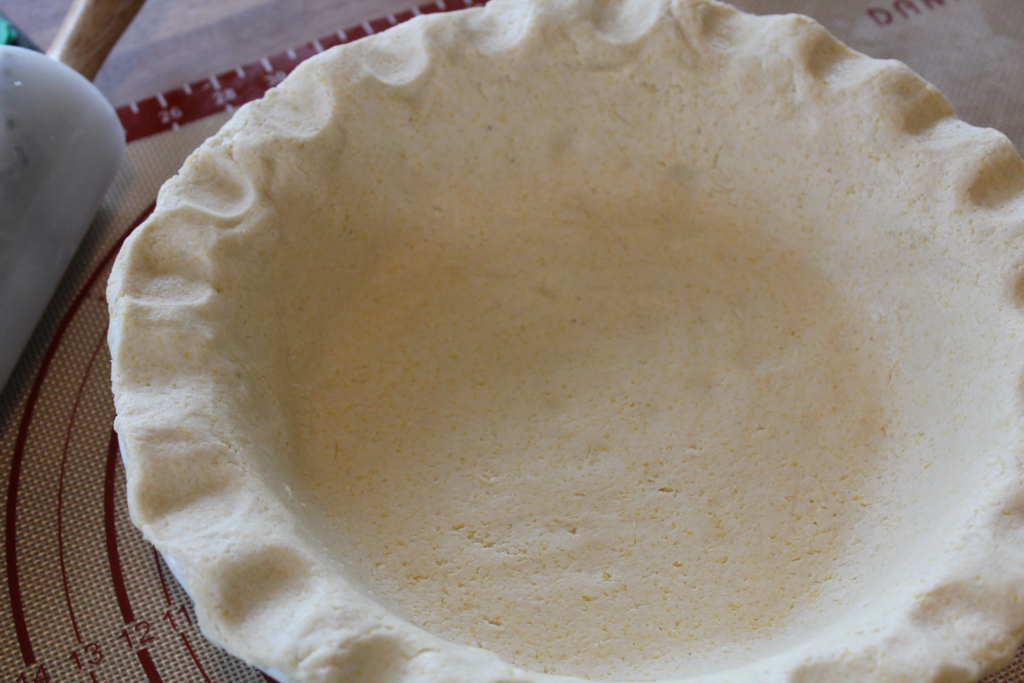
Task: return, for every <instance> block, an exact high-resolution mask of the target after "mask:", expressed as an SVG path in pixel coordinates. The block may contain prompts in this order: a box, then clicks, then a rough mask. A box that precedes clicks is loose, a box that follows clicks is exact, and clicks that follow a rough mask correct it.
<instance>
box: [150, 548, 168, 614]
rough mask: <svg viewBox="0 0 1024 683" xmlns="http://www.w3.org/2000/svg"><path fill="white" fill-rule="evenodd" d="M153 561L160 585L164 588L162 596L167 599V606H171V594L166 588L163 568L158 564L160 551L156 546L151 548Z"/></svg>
mask: <svg viewBox="0 0 1024 683" xmlns="http://www.w3.org/2000/svg"><path fill="white" fill-rule="evenodd" d="M153 563H154V564H155V565H156V575H157V576H159V577H160V587H161V588H163V589H164V598H165V599H166V600H167V606H168V607H170V606H171V594H170V592H168V590H167V582H166V581H164V568H163V567H161V566H160V553H158V552H157V550H156V548H153Z"/></svg>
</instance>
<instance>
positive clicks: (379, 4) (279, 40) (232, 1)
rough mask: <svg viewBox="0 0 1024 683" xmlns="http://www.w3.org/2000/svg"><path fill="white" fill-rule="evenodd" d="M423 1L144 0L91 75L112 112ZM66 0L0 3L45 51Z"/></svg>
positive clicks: (3, 0) (4, 0) (6, 0)
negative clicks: (93, 76) (129, 24)
mask: <svg viewBox="0 0 1024 683" xmlns="http://www.w3.org/2000/svg"><path fill="white" fill-rule="evenodd" d="M420 2H422V0H147V2H146V4H145V5H144V6H143V8H142V10H141V11H140V12H139V14H138V16H136V17H135V21H134V22H132V25H131V26H129V27H128V30H127V31H126V32H125V34H124V35H123V36H122V37H121V40H120V42H119V43H118V44H117V46H116V47H115V48H114V51H113V52H112V53H111V54H110V56H109V57H108V58H107V61H106V63H105V64H104V65H103V68H102V69H101V70H100V72H99V74H98V75H97V76H96V80H95V83H96V85H97V87H99V89H100V91H101V92H103V94H104V95H106V96H107V98H108V99H109V100H110V101H111V103H112V104H114V105H115V106H119V105H122V104H128V103H129V102H134V101H136V100H139V99H142V98H145V97H149V96H152V95H155V94H156V93H158V92H163V91H166V90H170V89H172V88H176V87H177V86H179V85H181V84H182V83H187V82H190V81H196V80H200V79H202V78H205V77H207V76H209V75H211V74H215V73H220V72H223V71H227V70H229V69H231V68H234V67H235V66H239V65H241V64H247V63H250V62H254V61H256V60H258V59H260V58H261V57H265V56H267V55H270V54H274V53H277V52H281V51H283V50H287V49H288V48H292V47H296V46H298V45H302V44H304V43H307V42H309V41H311V40H314V39H316V38H321V37H323V36H325V35H328V34H331V33H334V32H335V31H336V30H338V29H342V28H348V27H349V26H353V25H355V24H358V23H361V22H363V21H366V20H368V19H375V18H377V17H381V16H384V15H385V14H387V13H388V12H398V11H401V10H404V9H408V8H410V7H412V6H413V5H416V4H420ZM70 5H71V0H0V12H2V13H3V14H4V15H5V16H6V17H7V18H9V19H10V20H11V21H13V22H14V23H15V24H16V25H17V26H18V28H20V29H21V30H22V31H24V32H25V33H26V34H28V35H29V37H31V39H32V40H33V41H34V42H35V43H36V44H37V45H39V46H40V47H42V48H44V49H45V48H46V47H47V46H48V45H49V44H50V42H51V41H52V40H53V37H54V36H55V35H56V33H57V28H58V27H59V26H60V24H61V22H62V21H63V19H64V15H65V13H66V12H67V10H68V7H69V6H70Z"/></svg>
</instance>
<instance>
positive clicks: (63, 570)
mask: <svg viewBox="0 0 1024 683" xmlns="http://www.w3.org/2000/svg"><path fill="white" fill-rule="evenodd" d="M102 347H103V338H100V340H99V341H98V342H97V343H96V348H95V349H93V352H92V357H90V358H89V364H88V365H86V366H85V376H84V377H83V378H82V383H81V384H80V385H79V386H78V393H77V394H75V404H74V406H73V407H72V408H71V417H70V418H69V419H68V431H67V434H65V436H64V452H63V453H61V456H60V484H59V485H58V486H57V551H58V553H59V554H60V578H61V581H62V582H63V584H64V601H65V602H67V604H68V616H70V617H71V626H72V627H74V629H75V640H77V641H78V642H79V643H81V642H82V632H81V631H80V630H79V629H78V620H77V619H75V610H74V609H73V608H72V607H71V591H70V590H68V571H67V565H66V563H65V562H64V470H65V467H66V465H67V462H68V445H69V444H70V443H71V430H72V429H73V428H74V426H75V415H76V414H77V413H78V405H79V403H80V402H81V400H82V394H83V393H84V392H85V384H86V382H88V381H89V375H91V374H92V366H93V363H95V362H96V356H97V355H98V354H99V352H100V349H101V348H102Z"/></svg>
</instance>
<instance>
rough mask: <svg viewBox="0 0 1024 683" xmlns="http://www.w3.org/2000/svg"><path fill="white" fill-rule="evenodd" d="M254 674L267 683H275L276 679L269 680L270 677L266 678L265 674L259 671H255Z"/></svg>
mask: <svg viewBox="0 0 1024 683" xmlns="http://www.w3.org/2000/svg"><path fill="white" fill-rule="evenodd" d="M256 672H257V673H258V674H259V675H260V676H263V680H265V681H266V682H267V683H277V679H276V678H271V677H270V676H268V675H267V674H265V673H263V672H262V671H260V670H259V669H256Z"/></svg>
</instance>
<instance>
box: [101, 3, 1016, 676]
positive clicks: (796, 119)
mask: <svg viewBox="0 0 1024 683" xmlns="http://www.w3.org/2000/svg"><path fill="white" fill-rule="evenodd" d="M1022 188H1024V164H1022V162H1021V160H1020V158H1019V157H1018V156H1017V154H1016V152H1015V151H1014V149H1013V147H1012V146H1011V144H1010V143H1009V142H1008V141H1007V140H1006V138H1005V137H1003V136H1002V135H1001V134H999V133H996V132H994V131H991V130H981V129H977V128H972V127H970V126H968V125H966V124H964V123H962V122H960V121H958V120H957V119H955V118H954V117H953V113H952V110H951V108H950V105H949V104H948V102H947V101H946V100H945V99H944V98H943V96H942V95H941V94H940V93H938V92H937V91H936V90H935V89H934V88H932V87H931V86H929V85H927V84H926V83H924V82H923V81H922V80H921V79H920V78H919V77H917V76H916V75H914V74H913V73H912V72H911V71H910V70H909V69H907V68H906V67H905V66H903V65H901V64H899V63H896V62H886V61H877V60H872V59H869V58H866V57H864V56H862V55H859V54H856V53H854V52H852V51H850V50H849V49H847V48H846V47H844V46H842V45H841V44H839V43H837V42H836V41H835V40H834V39H833V38H832V37H830V36H829V35H828V34H827V33H826V32H825V31H824V29H822V28H821V27H820V26H818V25H817V24H815V23H814V22H812V21H810V20H808V19H806V18H804V17H799V16H780V17H764V18H758V17H753V16H750V15H745V14H741V13H739V12H736V11H735V10H733V9H731V8H728V7H726V6H724V5H719V4H715V3H711V2H703V1H700V0H671V1H659V0H620V1H618V2H611V1H608V0H600V1H598V2H591V1H588V0H494V2H492V3H491V5H490V6H489V7H488V8H487V9H483V10H471V11H465V12H458V13H453V14H447V15H443V16H442V15H433V16H424V17H420V18H418V19H416V20H414V21H411V22H409V23H407V24H404V25H401V26H398V27H395V28H393V29H391V30H389V31H387V32H386V33H384V34H381V35H377V36H374V37H372V38H369V39H366V40H362V41H359V42H357V43H354V44H351V45H346V46H344V47H340V48H336V49H334V50H330V51H328V52H326V53H324V54H323V55H321V56H318V57H316V58H314V59H311V60H309V61H308V62H306V63H305V64H303V65H302V66H301V67H299V68H298V69H297V70H296V71H295V73H294V74H293V75H291V76H290V77H289V78H288V79H287V80H286V81H285V82H284V83H283V84H282V85H281V86H280V87H278V88H276V89H275V90H273V91H271V92H270V93H268V95H267V96H266V97H265V98H264V99H263V100H261V101H259V102H256V103H253V104H251V105H249V106H247V107H245V108H243V109H241V110H240V111H239V112H238V113H237V114H236V116H235V117H234V118H233V120H232V121H231V122H230V123H229V124H228V125H227V126H225V128H224V129H223V130H222V131H221V132H220V133H219V134H218V135H217V136H215V137H214V138H212V139H211V140H209V141H208V142H207V143H206V144H205V145H203V146H202V147H201V148H200V149H199V150H198V151H197V152H196V153H195V154H193V155H192V156H191V157H190V158H189V160H188V162H187V163H186V165H185V167H184V168H183V169H182V170H181V172H180V173H179V175H178V176H177V177H176V178H174V179H172V180H171V181H169V182H168V183H167V184H166V185H165V186H164V188H163V190H162V191H161V194H160V199H159V202H158V204H157V208H156V211H155V212H154V213H153V215H152V217H151V218H150V219H149V220H148V221H147V222H146V223H145V224H143V226H142V227H140V228H139V229H138V230H136V231H135V233H134V234H133V235H132V236H131V237H130V238H129V240H128V241H127V242H126V244H125V247H124V249H123V250H122V252H121V254H120V256H119V257H118V260H117V263H116V265H115V268H114V271H113V274H112V276H111V279H110V284H109V290H108V297H109V301H110V311H111V328H110V346H111V350H112V353H113V358H114V370H113V378H114V390H115V395H116V401H117V411H118V417H117V423H116V427H117V431H118V434H119V437H120V441H121V449H122V454H123V456H124V460H125V466H126V469H127V473H128V488H129V501H130V506H131V512H132V517H133V519H134V521H135V522H136V524H138V525H139V527H140V528H141V529H142V530H143V532H144V534H145V535H146V538H148V539H149V540H150V541H152V542H153V543H154V544H155V545H156V547H157V548H158V549H159V550H160V551H161V552H162V553H163V554H164V555H165V557H167V558H168V559H169V561H170V562H171V563H172V564H173V566H174V567H175V570H176V573H177V574H178V575H179V577H180V579H181V580H182V582H183V583H184V585H186V586H187V587H188V589H189V590H190V592H191V594H192V596H193V597H194V599H195V602H196V609H197V612H198V614H199V617H200V620H201V624H202V627H203V630H204V633H206V634H207V635H208V636H209V637H210V638H211V639H212V640H214V641H215V642H217V643H220V644H222V645H223V646H224V647H226V648H227V649H228V650H229V651H231V652H233V653H235V654H237V655H239V656H241V657H242V658H244V659H246V660H247V661H249V662H250V663H253V664H255V665H256V666H259V667H261V668H264V669H266V670H269V671H272V672H273V673H274V675H276V676H278V677H279V678H280V679H281V680H282V681H288V682H293V683H299V682H302V683H306V682H314V681H315V682H318V683H319V682H327V681H338V682H342V681H343V682H344V683H399V682H401V683H407V682H408V683H412V682H415V683H442V682H453V683H454V682H462V681H465V682H466V683H498V682H504V681H512V680H517V681H536V682H538V683H542V682H544V681H554V680H556V679H555V678H552V677H551V676H550V675H552V674H553V675H559V676H572V677H580V678H584V679H588V680H597V681H653V680H673V679H682V678H688V677H692V678H693V680H708V681H711V680H713V681H716V682H718V681H722V682H724V681H805V682H806V681H829V682H833V681H857V682H863V681H897V680H899V681H938V680H940V679H941V680H943V681H954V680H968V679H971V678H974V677H977V676H979V675H981V674H982V673H984V672H985V671H988V670H991V669H992V668H994V667H996V666H998V665H1000V664H1002V663H1005V662H1006V661H1008V659H1009V658H1010V657H1011V656H1012V655H1013V653H1014V651H1015V649H1016V646H1017V645H1018V643H1019V641H1020V637H1021V633H1022V628H1024V485H1022V474H1021V473H1022V467H1021V454H1022V439H1021V424H1022V419H1021V418H1022V415H1024V401H1022V396H1021V391H1022V377H1021V365H1022V363H1021V360H1022V349H1024V325H1022V322H1024V314H1022V312H1021V310H1020V309H1021V305H1022V301H1024V295H1022V291H1024V287H1022V286H1021V284H1020V278H1021V273H1022V269H1021V264H1022V263H1024V258H1022V257H1024V250H1022V245H1024V242H1022V227H1024V203H1022V199H1021V190H1022ZM557 680H566V679H557Z"/></svg>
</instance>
